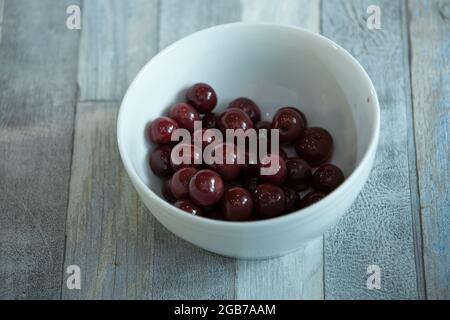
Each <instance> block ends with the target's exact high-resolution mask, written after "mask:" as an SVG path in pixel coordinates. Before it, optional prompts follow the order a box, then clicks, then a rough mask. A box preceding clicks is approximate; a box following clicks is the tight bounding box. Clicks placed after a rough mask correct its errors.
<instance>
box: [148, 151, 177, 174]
mask: <svg viewBox="0 0 450 320" xmlns="http://www.w3.org/2000/svg"><path fill="white" fill-rule="evenodd" d="M171 152H172V148H171V147H170V146H169V145H162V146H159V147H157V148H156V149H154V150H153V151H152V153H151V154H150V159H149V163H150V168H151V169H152V171H153V173H154V174H155V175H156V176H158V177H169V176H170V175H171V174H172V173H173V169H172V166H171V165H170V153H171Z"/></svg>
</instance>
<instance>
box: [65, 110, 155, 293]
mask: <svg viewBox="0 0 450 320" xmlns="http://www.w3.org/2000/svg"><path fill="white" fill-rule="evenodd" d="M118 106H119V103H102V102H92V103H91V102H89V103H79V104H78V105H77V115H76V126H75V137H74V152H73V160H72V178H71V182H70V199H69V208H68V217H67V231H66V232H67V241H66V243H67V245H66V256H65V261H64V265H65V268H67V267H68V266H69V265H78V266H79V267H80V269H81V279H82V282H81V290H69V289H67V288H66V287H65V286H64V288H63V298H65V299H148V298H151V281H152V255H153V252H152V243H153V232H152V229H153V219H152V218H151V216H150V213H149V212H148V211H147V210H146V209H145V207H144V205H143V204H142V203H141V201H140V200H139V198H138V195H137V193H136V192H135V190H134V188H133V186H132V185H131V182H130V181H129V179H128V176H127V174H126V172H125V169H124V168H123V166H122V162H121V160H120V156H119V153H118V151H117V144H116V119H117V110H118ZM66 277H67V275H66Z"/></svg>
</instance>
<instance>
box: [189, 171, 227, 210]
mask: <svg viewBox="0 0 450 320" xmlns="http://www.w3.org/2000/svg"><path fill="white" fill-rule="evenodd" d="M223 192H224V183H223V180H222V178H221V177H220V175H219V174H217V173H216V172H214V171H212V170H201V171H199V172H197V173H196V174H195V175H194V176H193V177H192V179H191V181H190V182H189V196H190V197H191V199H192V201H193V202H194V203H195V204H197V205H199V206H203V207H208V206H213V205H215V204H216V203H218V202H219V201H220V198H222V195H223Z"/></svg>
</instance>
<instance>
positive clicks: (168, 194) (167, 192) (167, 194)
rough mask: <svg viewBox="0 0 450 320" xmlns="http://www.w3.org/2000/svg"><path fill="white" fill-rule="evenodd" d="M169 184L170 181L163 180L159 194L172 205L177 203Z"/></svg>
mask: <svg viewBox="0 0 450 320" xmlns="http://www.w3.org/2000/svg"><path fill="white" fill-rule="evenodd" d="M171 183H172V181H171V179H167V180H164V182H163V185H162V189H161V193H162V195H163V197H164V198H165V199H166V200H167V201H168V202H170V203H174V202H175V201H177V198H175V196H174V195H173V193H172V185H171Z"/></svg>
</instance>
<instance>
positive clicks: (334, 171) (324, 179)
mask: <svg viewBox="0 0 450 320" xmlns="http://www.w3.org/2000/svg"><path fill="white" fill-rule="evenodd" d="M344 179H345V178H344V174H343V173H342V170H341V169H339V168H338V167H336V166H335V165H333V164H324V165H322V166H320V167H319V168H318V169H317V170H316V172H314V175H313V178H312V183H313V187H314V189H316V190H318V191H322V192H324V193H330V192H332V191H333V190H335V189H336V188H337V187H339V186H340V185H341V184H342V182H344Z"/></svg>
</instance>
